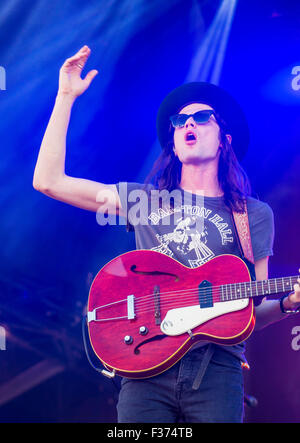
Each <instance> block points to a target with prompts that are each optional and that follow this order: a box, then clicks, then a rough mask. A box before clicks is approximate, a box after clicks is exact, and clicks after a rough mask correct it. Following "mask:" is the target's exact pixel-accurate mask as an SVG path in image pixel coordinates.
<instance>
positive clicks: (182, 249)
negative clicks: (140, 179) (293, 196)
mask: <svg viewBox="0 0 300 443" xmlns="http://www.w3.org/2000/svg"><path fill="white" fill-rule="evenodd" d="M117 189H118V192H119V196H120V200H121V205H122V208H123V211H124V213H125V214H126V220H127V225H128V226H130V227H133V229H134V232H135V240H136V249H151V250H154V251H158V252H161V253H164V254H166V255H168V256H170V257H172V258H174V259H176V260H178V261H179V262H180V263H182V264H184V265H185V266H188V267H190V268H195V267H198V266H200V265H203V264H204V263H206V262H207V261H209V260H211V259H212V258H213V257H216V256H218V255H221V254H232V255H236V256H239V257H241V250H240V247H239V242H238V239H237V236H236V233H235V229H234V225H233V220H232V214H231V211H230V210H229V209H228V207H227V206H226V205H225V203H224V198H223V197H203V196H199V195H195V194H191V193H189V192H186V191H183V190H182V189H180V188H179V189H176V190H174V191H172V193H171V194H169V193H168V192H167V191H161V192H159V191H158V190H156V189H154V188H153V187H147V188H145V186H144V185H143V184H139V183H126V182H121V183H118V184H117ZM159 196H160V197H161V198H160V199H159V198H158V197H159ZM170 203H171V204H170ZM247 208H248V216H249V226H250V233H251V241H252V248H253V255H254V259H255V261H257V260H259V259H261V258H264V257H266V256H270V255H273V250H272V248H273V239H274V220H273V212H272V210H271V208H270V206H269V205H268V204H266V203H264V202H261V201H259V200H257V199H255V198H252V197H249V198H248V199H247ZM246 264H247V265H248V267H249V271H250V274H251V276H252V279H255V272H254V267H253V266H251V264H250V263H246ZM224 349H226V350H227V351H229V352H231V353H233V354H234V355H236V356H238V357H239V358H240V359H241V360H244V361H245V357H244V344H243V343H241V344H238V345H234V346H224Z"/></svg>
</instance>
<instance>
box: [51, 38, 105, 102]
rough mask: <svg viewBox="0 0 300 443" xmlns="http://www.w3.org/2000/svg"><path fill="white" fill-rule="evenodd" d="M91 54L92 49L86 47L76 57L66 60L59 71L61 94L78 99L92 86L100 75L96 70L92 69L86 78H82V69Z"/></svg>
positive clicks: (59, 91)
mask: <svg viewBox="0 0 300 443" xmlns="http://www.w3.org/2000/svg"><path fill="white" fill-rule="evenodd" d="M90 53H91V50H90V48H89V47H88V46H86V45H85V46H83V47H82V48H81V49H80V50H79V51H78V52H77V53H76V54H75V55H73V56H72V57H70V58H67V59H66V60H65V62H64V64H63V65H62V67H61V68H60V71H59V89H58V93H59V94H64V95H70V96H72V97H74V98H76V97H78V96H79V95H81V94H83V93H84V91H85V90H86V89H87V88H88V87H89V86H90V84H91V82H92V80H93V79H94V77H95V76H96V75H97V74H98V71H97V70H96V69H92V70H91V71H89V72H88V73H87V74H86V76H85V77H84V78H81V72H82V69H83V68H84V65H85V63H86V61H87V59H88V57H89V56H90Z"/></svg>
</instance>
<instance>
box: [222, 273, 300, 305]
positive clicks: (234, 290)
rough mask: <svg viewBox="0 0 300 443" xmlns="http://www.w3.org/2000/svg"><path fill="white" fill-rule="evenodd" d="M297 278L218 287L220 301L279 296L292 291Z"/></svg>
mask: <svg viewBox="0 0 300 443" xmlns="http://www.w3.org/2000/svg"><path fill="white" fill-rule="evenodd" d="M297 278H298V276H297V275H295V276H292V277H280V278H270V279H268V280H260V281H250V282H244V283H232V284H226V285H221V286H220V298H221V301H228V300H238V299H241V298H252V297H260V296H266V295H271V294H280V293H282V292H288V291H293V290H294V287H293V286H294V284H295V283H297Z"/></svg>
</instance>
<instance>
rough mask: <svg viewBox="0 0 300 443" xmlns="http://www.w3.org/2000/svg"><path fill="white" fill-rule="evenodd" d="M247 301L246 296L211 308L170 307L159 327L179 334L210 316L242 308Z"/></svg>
mask: <svg viewBox="0 0 300 443" xmlns="http://www.w3.org/2000/svg"><path fill="white" fill-rule="evenodd" d="M248 303H249V300H248V298H244V299H240V300H232V301H225V302H219V303H215V304H214V306H213V307H212V308H200V306H199V305H197V306H187V307H185V308H177V309H171V310H170V311H168V312H167V315H166V316H165V318H164V319H163V321H162V322H161V325H160V329H161V331H162V332H163V333H164V334H167V335H180V334H183V333H185V332H189V331H191V330H192V329H193V328H195V327H196V326H199V325H202V324H203V323H205V322H207V321H208V320H211V319H212V318H216V317H219V316H220V315H223V314H227V313H229V312H234V311H239V310H241V309H244V308H245V307H246V306H247V305H248Z"/></svg>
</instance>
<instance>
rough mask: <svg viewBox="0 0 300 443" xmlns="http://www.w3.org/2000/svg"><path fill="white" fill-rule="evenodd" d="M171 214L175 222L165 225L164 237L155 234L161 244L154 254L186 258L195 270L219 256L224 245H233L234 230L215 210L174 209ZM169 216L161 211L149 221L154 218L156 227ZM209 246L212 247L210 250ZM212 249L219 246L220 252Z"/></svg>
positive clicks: (197, 208) (194, 207)
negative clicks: (175, 255) (177, 255)
mask: <svg viewBox="0 0 300 443" xmlns="http://www.w3.org/2000/svg"><path fill="white" fill-rule="evenodd" d="M172 212H173V214H174V223H170V224H169V226H168V225H165V232H164V233H163V234H156V239H157V242H158V245H157V246H155V247H152V248H151V249H152V250H153V251H158V252H161V253H163V254H166V255H169V256H170V257H172V256H173V255H174V253H175V254H179V255H181V256H185V260H184V261H186V260H187V262H188V265H189V266H190V267H191V268H196V267H198V266H200V265H203V264H204V263H206V262H207V261H209V260H211V259H212V258H213V257H215V256H216V255H219V254H220V251H219V248H220V246H221V245H226V244H227V243H232V242H233V236H232V230H231V229H230V228H228V223H226V222H224V220H223V218H222V217H221V216H220V215H219V214H218V213H216V212H213V210H210V209H206V208H204V207H199V206H193V205H183V206H181V207H176V208H174V210H173V211H172ZM178 213H179V214H178ZM169 215H170V212H169V213H167V212H166V211H162V210H159V211H157V213H156V214H153V213H152V214H151V215H150V216H149V218H150V219H151V220H152V222H153V220H154V219H155V224H158V223H159V221H160V220H162V219H163V218H164V217H166V216H169ZM174 226H175V227H174ZM210 237H214V239H212V238H210ZM207 243H209V245H211V247H208V245H207ZM213 246H217V248H218V251H214V250H213Z"/></svg>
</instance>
